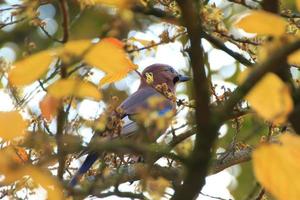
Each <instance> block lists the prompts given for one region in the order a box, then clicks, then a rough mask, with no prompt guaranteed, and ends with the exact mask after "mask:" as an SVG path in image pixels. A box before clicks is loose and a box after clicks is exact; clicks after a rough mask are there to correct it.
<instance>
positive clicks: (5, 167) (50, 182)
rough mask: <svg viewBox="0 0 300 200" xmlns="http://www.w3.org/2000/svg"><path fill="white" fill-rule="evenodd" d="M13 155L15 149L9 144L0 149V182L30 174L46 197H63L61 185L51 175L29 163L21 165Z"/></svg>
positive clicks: (52, 198)
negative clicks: (2, 177) (0, 177)
mask: <svg viewBox="0 0 300 200" xmlns="http://www.w3.org/2000/svg"><path fill="white" fill-rule="evenodd" d="M15 156H16V150H15V149H14V148H13V147H11V146H9V147H7V148H5V149H3V150H1V151H0V157H1V159H0V174H1V175H4V176H5V178H4V179H2V180H1V181H0V182H1V183H2V184H3V183H4V184H11V183H13V182H15V181H17V180H20V179H21V178H23V177H24V176H30V177H31V178H32V179H33V180H34V181H35V182H36V183H37V184H40V185H41V186H42V187H43V188H44V189H45V190H46V191H47V193H48V198H47V199H49V200H50V199H51V200H56V199H57V200H60V199H64V195H63V192H62V191H63V190H62V187H61V185H60V183H59V182H58V181H57V180H56V179H55V178H54V177H53V176H52V175H50V174H49V173H46V172H44V171H42V170H41V169H38V168H36V167H34V166H32V165H29V164H25V165H21V163H20V162H19V160H16V159H15Z"/></svg>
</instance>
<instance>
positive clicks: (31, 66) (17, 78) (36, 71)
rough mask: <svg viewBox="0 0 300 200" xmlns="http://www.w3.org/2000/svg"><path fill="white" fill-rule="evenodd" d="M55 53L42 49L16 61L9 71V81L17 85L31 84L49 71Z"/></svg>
mask: <svg viewBox="0 0 300 200" xmlns="http://www.w3.org/2000/svg"><path fill="white" fill-rule="evenodd" d="M53 57H54V54H53V52H52V51H50V50H46V51H41V52H39V53H36V54H33V55H31V56H28V57H26V58H24V59H23V60H20V61H18V62H16V63H15V64H14V65H13V68H12V69H11V70H10V72H9V73H8V78H9V82H10V83H11V84H12V85H15V86H22V85H26V84H30V83H32V82H34V81H36V80H37V79H39V78H40V77H41V76H42V75H43V74H44V73H46V72H47V70H48V67H49V65H50V64H51V62H52V60H53Z"/></svg>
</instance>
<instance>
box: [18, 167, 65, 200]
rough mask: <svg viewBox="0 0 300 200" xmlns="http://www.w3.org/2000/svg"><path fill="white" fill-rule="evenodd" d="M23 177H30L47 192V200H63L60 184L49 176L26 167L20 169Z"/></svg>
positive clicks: (33, 168) (36, 169)
mask: <svg viewBox="0 0 300 200" xmlns="http://www.w3.org/2000/svg"><path fill="white" fill-rule="evenodd" d="M22 173H23V174H24V175H28V176H30V177H31V178H32V179H33V180H34V182H36V183H38V184H40V185H41V186H42V187H43V188H44V189H45V190H46V191H47V195H48V196H47V199H49V200H63V199H64V194H63V189H62V186H61V184H60V183H59V182H58V180H56V179H55V178H54V177H53V176H52V175H51V174H49V173H46V172H44V171H42V170H40V169H38V168H36V167H34V166H31V165H27V166H26V167H24V168H23V169H22Z"/></svg>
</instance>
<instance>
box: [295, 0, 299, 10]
mask: <svg viewBox="0 0 300 200" xmlns="http://www.w3.org/2000/svg"><path fill="white" fill-rule="evenodd" d="M296 6H297V9H298V11H300V0H296Z"/></svg>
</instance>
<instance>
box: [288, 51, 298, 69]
mask: <svg viewBox="0 0 300 200" xmlns="http://www.w3.org/2000/svg"><path fill="white" fill-rule="evenodd" d="M288 63H289V64H291V65H297V66H300V50H298V51H296V52H295V53H292V54H291V55H289V56H288Z"/></svg>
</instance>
